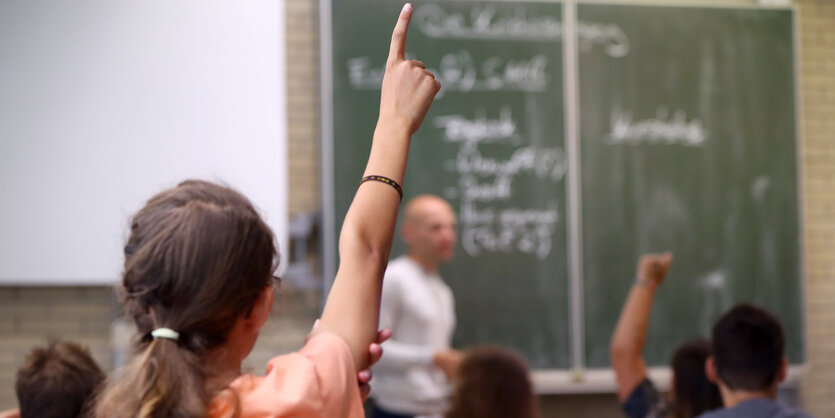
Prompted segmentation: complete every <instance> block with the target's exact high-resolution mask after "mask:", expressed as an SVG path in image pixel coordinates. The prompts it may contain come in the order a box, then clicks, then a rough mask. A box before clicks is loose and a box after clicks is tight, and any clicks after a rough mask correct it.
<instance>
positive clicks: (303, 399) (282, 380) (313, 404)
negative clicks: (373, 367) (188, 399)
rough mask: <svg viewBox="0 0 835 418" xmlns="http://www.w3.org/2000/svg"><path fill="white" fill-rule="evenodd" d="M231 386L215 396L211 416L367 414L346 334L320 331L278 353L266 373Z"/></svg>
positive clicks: (349, 417) (358, 416) (333, 417)
mask: <svg viewBox="0 0 835 418" xmlns="http://www.w3.org/2000/svg"><path fill="white" fill-rule="evenodd" d="M230 387H231V388H232V390H233V391H235V394H236V395H237V399H235V398H236V397H235V396H233V395H232V394H231V393H229V391H226V392H222V393H220V394H218V395H217V396H215V398H214V399H212V402H211V403H210V404H209V408H208V415H209V417H211V418H221V417H222V418H227V417H234V416H236V415H235V410H236V407H237V409H239V411H240V414H239V415H237V416H239V417H241V418H253V417H299V418H306V417H310V418H313V417H325V418H339V417H346V418H362V417H364V416H365V414H364V412H363V408H362V399H361V397H360V392H359V385H358V384H357V371H356V367H355V366H354V361H353V359H352V358H351V351H350V349H349V348H348V345H347V344H345V341H343V340H342V338H340V337H338V336H336V335H334V334H319V335H317V336H315V337H313V338H311V339H310V340H309V341H308V342H307V344H305V345H304V347H303V348H302V349H301V350H299V351H298V352H295V353H291V354H286V355H283V356H278V357H275V358H273V359H272V360H270V362H269V363H268V364H267V374H266V375H265V376H253V375H243V376H241V377H239V378H237V379H235V380H234V381H232V383H231V384H230Z"/></svg>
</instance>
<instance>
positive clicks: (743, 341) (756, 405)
mask: <svg viewBox="0 0 835 418" xmlns="http://www.w3.org/2000/svg"><path fill="white" fill-rule="evenodd" d="M712 338H713V342H712V348H713V349H712V356H711V357H710V358H709V359H708V361H707V364H706V370H707V375H708V377H709V378H710V380H711V381H713V382H716V384H718V385H719V388H720V390H721V392H722V401H723V402H724V405H725V408H724V409H720V410H717V411H713V412H708V413H705V414H702V415H701V417H704V418H748V417H751V418H754V417H756V418H807V417H809V415H807V414H805V413H803V412H800V411H797V410H794V409H791V408H788V407H785V406H783V405H780V404H778V403H777V402H776V401H775V400H776V399H777V386H778V385H779V384H780V382H782V381H783V380H784V379H785V378H786V371H787V368H788V362H787V361H786V358H785V357H784V356H783V348H784V345H785V337H784V336H783V327H782V325H780V322H779V321H778V320H777V318H775V317H774V316H772V315H771V314H770V313H768V311H766V310H764V309H761V308H758V307H756V306H753V305H748V304H741V305H737V306H736V307H735V308H733V309H731V310H730V311H729V312H728V313H726V314H725V315H724V316H722V318H720V319H719V321H717V322H716V325H714V326H713V336H712Z"/></svg>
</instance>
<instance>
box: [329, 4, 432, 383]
mask: <svg viewBox="0 0 835 418" xmlns="http://www.w3.org/2000/svg"><path fill="white" fill-rule="evenodd" d="M411 15H412V8H411V5H408V4H407V5H406V6H405V7H404V8H403V10H402V11H401V13H400V17H399V19H398V21H397V25H396V26H395V28H394V32H393V33H392V40H391V50H390V51H389V58H388V62H387V64H386V73H385V76H384V77H383V87H382V92H381V99H380V117H379V119H378V120H377V128H376V130H375V131H374V139H373V142H372V145H371V153H370V155H369V157H368V164H367V165H366V168H365V174H364V175H378V176H384V177H388V178H390V179H393V180H394V181H396V182H398V183H400V184H402V182H403V176H404V173H405V171H406V158H407V156H408V153H409V142H410V140H411V136H412V134H413V133H414V132H415V131H417V129H418V127H420V124H421V122H423V118H424V116H425V115H426V112H427V111H428V110H429V106H430V105H431V104H432V100H433V99H434V97H435V94H437V93H438V90H439V89H440V84H439V83H438V81H436V80H435V78H434V76H433V75H432V73H430V72H428V71H426V70H425V69H424V66H423V64H422V63H419V62H417V61H409V60H406V58H405V49H406V32H407V29H408V25H409V19H410V18H411ZM357 180H359V179H357ZM399 206H400V197H399V195H398V194H397V192H396V191H395V190H394V188H392V187H391V186H389V185H386V184H383V183H379V182H373V181H371V182H366V183H364V184H363V185H362V186H361V187H359V189H358V190H357V193H356V195H355V196H354V200H353V202H352V203H351V207H350V208H349V209H348V213H347V215H346V216H345V222H344V223H343V225H342V231H341V233H340V236H339V257H340V264H339V269H338V271H337V273H336V278H335V279H334V282H333V286H332V287H331V290H330V294H329V295H328V299H327V302H326V303H325V309H324V312H323V313H322V319H321V323H320V325H319V327H318V328H317V330H316V331H315V333H319V332H333V333H335V334H337V335H339V336H340V337H342V339H343V340H345V342H346V343H347V344H348V347H349V348H350V349H351V353H352V355H353V358H354V365H355V366H356V368H357V369H358V370H362V369H365V368H366V367H368V364H369V355H368V346H369V344H371V343H372V342H374V341H375V339H376V336H377V322H378V320H379V313H380V292H381V287H382V283H383V281H382V279H383V273H384V272H385V269H386V264H387V262H388V257H389V252H390V251H391V242H392V238H393V235H394V228H395V224H396V222H397V211H398V209H399Z"/></svg>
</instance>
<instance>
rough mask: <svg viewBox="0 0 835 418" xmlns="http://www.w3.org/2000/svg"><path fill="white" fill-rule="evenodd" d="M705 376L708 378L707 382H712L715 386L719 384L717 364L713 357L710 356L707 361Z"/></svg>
mask: <svg viewBox="0 0 835 418" xmlns="http://www.w3.org/2000/svg"><path fill="white" fill-rule="evenodd" d="M705 376H707V380H710V381H711V383H713V384H714V385H718V384H719V373H717V372H716V362H715V361H714V359H713V356H710V357H708V358H707V360H705Z"/></svg>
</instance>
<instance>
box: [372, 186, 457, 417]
mask: <svg viewBox="0 0 835 418" xmlns="http://www.w3.org/2000/svg"><path fill="white" fill-rule="evenodd" d="M402 235H403V240H404V241H405V242H406V245H407V246H408V252H407V253H406V254H405V255H403V256H400V257H398V258H396V259H394V260H392V261H391V262H390V263H389V265H388V269H387V270H386V275H385V280H384V281H383V296H382V302H381V305H380V326H381V327H384V328H389V329H391V332H392V337H391V339H390V340H389V341H388V342H386V343H385V344H384V345H383V347H384V348H385V350H386V355H385V356H383V358H382V359H381V360H380V362H379V363H378V364H377V365H376V366H375V367H374V374H375V379H374V383H373V385H372V386H373V388H374V393H373V396H372V397H373V399H374V401H375V402H374V404H373V406H372V409H373V412H372V414H371V416H372V417H374V418H389V417H395V418H397V417H412V416H418V415H433V414H441V413H443V412H444V411H445V410H446V408H447V407H448V405H449V395H450V392H451V387H450V384H449V382H450V380H451V379H452V378H453V377H454V376H455V374H456V372H457V369H458V365H459V363H460V362H461V353H460V352H459V351H457V350H454V349H452V348H450V344H451V342H452V334H453V332H454V331H455V306H454V300H453V295H452V291H451V290H450V288H449V286H447V285H446V283H444V281H443V279H442V278H441V276H440V275H439V274H438V267H439V266H440V265H441V264H442V263H444V262H447V261H449V260H451V259H452V256H453V250H454V248H455V239H456V232H455V212H454V211H453V209H452V206H450V205H449V203H447V202H446V201H444V200H443V199H441V198H440V197H437V196H432V195H422V196H418V197H415V198H414V199H412V200H410V201H409V202H408V204H407V205H406V209H405V210H404V214H403V229H402Z"/></svg>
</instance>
